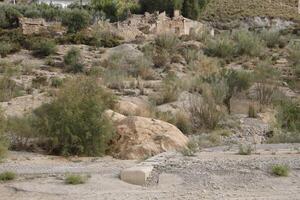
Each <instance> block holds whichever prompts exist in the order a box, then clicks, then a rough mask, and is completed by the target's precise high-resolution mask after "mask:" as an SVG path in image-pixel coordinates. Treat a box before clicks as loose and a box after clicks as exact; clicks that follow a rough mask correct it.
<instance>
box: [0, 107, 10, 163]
mask: <svg viewBox="0 0 300 200" xmlns="http://www.w3.org/2000/svg"><path fill="white" fill-rule="evenodd" d="M5 129H6V119H5V117H4V115H3V111H2V109H1V107H0V160H1V159H2V158H3V157H4V156H5V154H6V152H7V147H8V145H7V140H6V138H5V136H4V131H5Z"/></svg>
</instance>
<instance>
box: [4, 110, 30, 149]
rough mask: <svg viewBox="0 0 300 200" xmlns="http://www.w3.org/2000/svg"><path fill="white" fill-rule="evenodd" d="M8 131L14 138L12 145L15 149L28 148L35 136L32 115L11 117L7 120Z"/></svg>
mask: <svg viewBox="0 0 300 200" xmlns="http://www.w3.org/2000/svg"><path fill="white" fill-rule="evenodd" d="M7 132H8V133H9V134H10V137H11V138H13V140H12V142H11V144H10V147H11V148H12V149H14V150H28V149H29V145H30V144H29V140H30V139H32V138H34V136H35V134H34V129H33V126H32V117H31V116H30V115H28V116H24V117H9V118H8V120H7Z"/></svg>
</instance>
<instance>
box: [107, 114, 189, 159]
mask: <svg viewBox="0 0 300 200" xmlns="http://www.w3.org/2000/svg"><path fill="white" fill-rule="evenodd" d="M187 142H188V138H187V137H186V136H185V135H183V133H182V132H181V131H180V130H179V129H178V128H176V127H175V126H174V125H172V124H169V123H167V122H163V121H160V120H156V119H151V118H145V117H136V116H135V117H127V118H125V119H124V120H122V121H120V122H119V123H118V125H117V135H116V138H115V139H114V141H113V145H112V146H113V149H112V154H113V156H115V157H117V158H120V159H144V158H146V157H150V156H153V155H156V154H159V153H161V152H165V151H171V150H179V149H181V148H183V147H185V145H186V144H187Z"/></svg>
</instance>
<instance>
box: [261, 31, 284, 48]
mask: <svg viewBox="0 0 300 200" xmlns="http://www.w3.org/2000/svg"><path fill="white" fill-rule="evenodd" d="M260 36H261V38H262V39H263V40H264V41H265V43H266V45H267V47H269V48H274V47H276V46H277V45H278V46H281V43H282V38H281V37H280V32H279V31H274V30H264V31H263V32H262V33H261V34H260Z"/></svg>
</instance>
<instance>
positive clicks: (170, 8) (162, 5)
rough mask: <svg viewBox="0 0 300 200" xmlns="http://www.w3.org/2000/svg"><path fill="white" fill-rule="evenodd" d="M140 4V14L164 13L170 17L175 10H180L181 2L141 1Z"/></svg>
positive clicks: (167, 0)
mask: <svg viewBox="0 0 300 200" xmlns="http://www.w3.org/2000/svg"><path fill="white" fill-rule="evenodd" d="M140 4H141V11H142V12H150V13H152V12H155V11H160V12H163V11H166V12H167V14H168V15H170V16H172V15H173V12H174V10H175V9H178V10H181V8H182V4H183V0H164V1H157V0H141V1H140Z"/></svg>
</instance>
